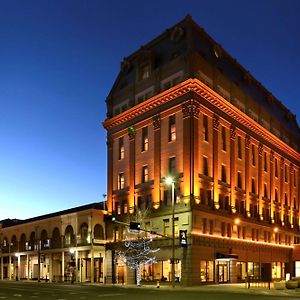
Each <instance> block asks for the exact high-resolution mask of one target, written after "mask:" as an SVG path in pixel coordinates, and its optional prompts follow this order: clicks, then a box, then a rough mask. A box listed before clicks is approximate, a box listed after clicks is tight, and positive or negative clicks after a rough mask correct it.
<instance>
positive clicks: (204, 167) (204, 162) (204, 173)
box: [203, 156, 208, 176]
mask: <svg viewBox="0 0 300 300" xmlns="http://www.w3.org/2000/svg"><path fill="white" fill-rule="evenodd" d="M207 160H208V158H207V157H206V156H203V175H205V176H208V161H207Z"/></svg>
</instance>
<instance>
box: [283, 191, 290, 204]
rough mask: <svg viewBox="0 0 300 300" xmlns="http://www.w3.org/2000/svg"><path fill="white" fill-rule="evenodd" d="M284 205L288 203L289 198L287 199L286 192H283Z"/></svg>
mask: <svg viewBox="0 0 300 300" xmlns="http://www.w3.org/2000/svg"><path fill="white" fill-rule="evenodd" d="M284 205H285V206H288V205H289V199H288V196H287V193H284Z"/></svg>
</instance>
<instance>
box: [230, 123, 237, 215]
mask: <svg viewBox="0 0 300 300" xmlns="http://www.w3.org/2000/svg"><path fill="white" fill-rule="evenodd" d="M235 138H236V128H235V126H234V125H231V127H230V203H231V204H230V205H231V211H232V213H236V195H235V187H236V151H235Z"/></svg>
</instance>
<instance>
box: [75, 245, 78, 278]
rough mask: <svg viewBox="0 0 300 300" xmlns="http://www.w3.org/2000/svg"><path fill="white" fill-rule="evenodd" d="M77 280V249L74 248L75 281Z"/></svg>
mask: <svg viewBox="0 0 300 300" xmlns="http://www.w3.org/2000/svg"><path fill="white" fill-rule="evenodd" d="M77 281H78V250H77V249H76V250H75V282H77Z"/></svg>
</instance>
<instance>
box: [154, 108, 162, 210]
mask: <svg viewBox="0 0 300 300" xmlns="http://www.w3.org/2000/svg"><path fill="white" fill-rule="evenodd" d="M152 121H153V130H154V191H153V197H152V205H153V207H154V208H158V207H159V205H160V178H161V173H160V170H161V119H160V115H159V114H158V115H156V116H154V117H153V118H152Z"/></svg>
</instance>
